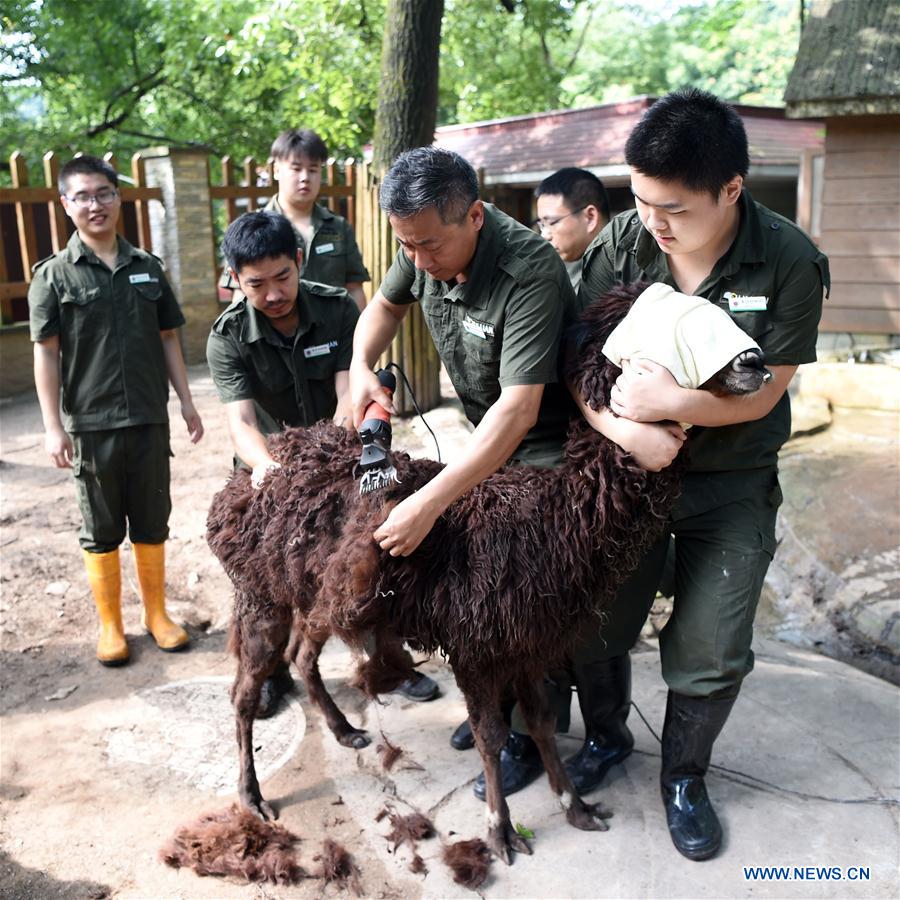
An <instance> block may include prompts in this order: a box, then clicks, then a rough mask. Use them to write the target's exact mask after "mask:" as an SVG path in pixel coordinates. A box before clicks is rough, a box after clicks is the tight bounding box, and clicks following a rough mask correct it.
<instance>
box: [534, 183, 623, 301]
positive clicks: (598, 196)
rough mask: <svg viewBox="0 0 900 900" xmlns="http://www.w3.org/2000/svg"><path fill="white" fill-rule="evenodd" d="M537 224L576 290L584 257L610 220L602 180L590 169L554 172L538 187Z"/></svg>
mask: <svg viewBox="0 0 900 900" xmlns="http://www.w3.org/2000/svg"><path fill="white" fill-rule="evenodd" d="M534 196H535V197H537V213H538V217H537V221H536V223H535V224H536V225H537V226H538V229H539V230H540V233H541V234H542V235H543V236H544V237H545V238H546V239H547V240H548V241H550V243H551V244H552V245H553V249H554V250H556V252H557V253H558V254H559V256H560V259H562V261H563V262H564V263H565V264H566V271H567V272H568V273H569V280H570V281H571V282H572V287H573V289H574V290H575V291H577V290H578V288H579V286H580V284H581V258H582V257H583V256H584V253H585V251H586V250H587V248H588V246H589V245H590V243H591V241H593V240H594V238H595V237H596V236H597V235H598V234H600V232H601V231H602V230H603V228H604V227H606V224H607V222H609V199H608V198H607V196H606V188H604V187H603V182H602V181H601V180H600V179H599V178H598V177H597V176H596V175H594V174H593V172H588V171H587V169H576V168H571V167H569V168H566V169H560V170H559V171H558V172H554V173H553V174H552V175H550V176H549V177H548V178H545V179H544V180H543V181H542V182H541V183H540V184H539V185H538V186H537V188H535V191H534Z"/></svg>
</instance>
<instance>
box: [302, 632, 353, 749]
mask: <svg viewBox="0 0 900 900" xmlns="http://www.w3.org/2000/svg"><path fill="white" fill-rule="evenodd" d="M324 645H325V640H320V639H318V638H314V637H312V635H310V634H309V633H306V634H304V635H303V638H302V640H301V641H300V648H299V650H298V651H297V655H296V656H295V657H294V662H295V664H296V666H297V668H298V669H299V671H300V674H301V675H302V677H303V680H304V682H305V684H306V691H307V693H308V694H309V699H310V700H312V702H313V703H315V704H316V706H318V707H319V709H320V710H321V712H322V715H323V716H325V721H326V722H327V723H328V727H329V728H330V729H331V733H332V734H333V735H334V736H335V738H337V742H338V743H339V744H341V745H343V746H344V747H353V748H354V749H356V750H361V749H362V748H363V747H367V746H368V745H369V744H370V743H371V738H370V737H369V736H368V735H367V734H366V733H365V731H362V730H361V729H359V728H354V727H353V726H352V725H351V724H350V723H349V722H348V721H347V717H346V716H345V715H344V714H343V713H342V712H341V711H340V709H338V706H337V704H336V703H335V702H334V699H333V698H332V696H331V694H329V693H328V690H327V689H326V688H325V683H324V682H323V681H322V675H321V673H320V672H319V654H320V653H321V652H322V647H323V646H324Z"/></svg>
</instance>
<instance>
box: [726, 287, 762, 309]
mask: <svg viewBox="0 0 900 900" xmlns="http://www.w3.org/2000/svg"><path fill="white" fill-rule="evenodd" d="M723 296H724V297H725V299H726V300H727V301H728V311H729V312H760V311H762V310H765V309H767V308H768V306H769V298H768V297H766V296H759V297H752V296H748V295H747V294H734V293H732V292H731V291H725V294H724V295H723Z"/></svg>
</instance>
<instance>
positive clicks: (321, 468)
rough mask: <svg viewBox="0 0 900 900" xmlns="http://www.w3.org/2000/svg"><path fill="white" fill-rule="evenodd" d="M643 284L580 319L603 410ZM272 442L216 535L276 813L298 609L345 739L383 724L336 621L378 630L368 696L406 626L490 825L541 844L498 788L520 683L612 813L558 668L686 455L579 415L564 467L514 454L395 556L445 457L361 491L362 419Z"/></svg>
mask: <svg viewBox="0 0 900 900" xmlns="http://www.w3.org/2000/svg"><path fill="white" fill-rule="evenodd" d="M639 293H640V290H639V288H637V287H633V288H621V289H617V290H614V291H613V292H611V293H610V294H609V295H607V296H606V297H604V298H602V299H601V300H600V301H598V302H597V303H595V304H593V305H592V306H591V307H590V308H589V309H588V310H586V311H585V313H584V314H583V316H582V319H581V322H580V324H579V326H578V331H577V335H576V339H575V341H574V345H575V347H574V351H573V353H572V355H571V360H570V362H569V364H568V367H567V368H568V372H567V375H568V377H569V379H570V380H571V382H572V383H573V384H574V385H575V386H576V387H577V388H578V389H579V390H580V391H581V393H582V395H583V396H584V397H585V398H586V399H587V401H588V402H589V404H590V405H591V407H593V408H594V409H599V408H600V407H602V406H605V405H606V404H607V402H608V400H609V394H610V390H611V388H612V386H613V384H614V382H615V379H616V376H617V375H618V374H619V369H618V368H617V367H616V366H614V365H613V364H612V363H610V362H609V361H608V360H607V359H606V357H605V356H603V354H602V353H601V347H602V346H603V343H604V341H605V339H606V337H607V336H608V335H609V334H610V332H611V331H612V330H613V328H614V327H615V326H616V325H617V324H618V323H619V322H620V321H621V320H622V318H624V316H625V314H626V313H627V312H628V309H629V308H630V306H631V304H632V303H633V302H634V299H635V298H636V297H637V296H638V294H639ZM765 373H766V370H765V369H764V368H763V366H762V360H761V357H760V356H759V355H758V354H757V353H755V352H752V353H747V354H741V356H740V357H739V358H738V359H736V360H734V361H733V362H732V364H730V365H729V366H727V367H726V368H725V369H723V370H722V372H720V373H719V375H717V376H715V377H714V378H713V379H711V381H712V382H715V384H714V385H710V387H711V388H713V389H715V390H717V391H719V392H731V393H741V392H749V391H753V390H756V389H758V388H759V387H760V386H761V384H762V383H763V377H764V374H765ZM270 448H271V452H272V455H273V456H274V458H275V459H277V460H278V462H279V463H281V468H280V469H279V470H277V471H276V472H274V473H273V474H272V475H270V476H269V480H267V482H266V484H265V486H264V488H263V489H261V490H253V489H252V488H251V486H250V476H249V473H247V472H236V473H235V474H234V475H233V476H232V477H231V479H230V481H229V482H228V484H227V486H226V487H225V488H224V489H223V490H222V491H220V492H219V493H218V494H217V495H216V497H215V498H214V499H213V503H212V506H211V508H210V512H209V519H208V533H207V537H208V540H209V544H210V547H211V548H212V549H213V552H214V553H215V554H216V556H217V557H218V558H219V559H220V561H221V562H222V565H223V566H224V568H225V571H226V572H227V573H228V575H229V576H230V578H231V580H232V581H233V582H234V586H235V592H236V597H235V608H234V616H233V619H232V631H231V641H230V645H231V648H232V650H233V651H234V652H235V654H236V655H237V658H238V671H237V676H236V678H235V683H234V687H233V689H232V699H233V702H234V708H235V713H236V717H237V726H238V741H239V745H240V759H241V775H240V787H239V793H240V799H241V802H242V803H243V804H244V805H245V806H246V807H248V808H250V809H251V810H253V811H254V812H256V813H257V814H258V815H260V816H262V817H269V816H272V815H273V811H272V809H271V807H270V806H269V804H268V803H266V802H265V801H264V800H263V798H262V796H261V794H260V790H259V783H258V781H257V778H256V773H255V770H254V765H253V741H252V728H253V715H254V712H255V710H256V704H257V700H258V697H259V689H260V686H261V684H262V682H263V681H264V679H265V678H266V677H267V676H268V675H269V674H270V672H271V671H272V670H273V669H274V667H275V665H276V663H277V662H278V660H279V659H280V658H281V657H282V655H283V654H284V652H285V648H286V647H287V644H288V639H289V637H290V636H291V632H292V624H293V628H294V636H295V640H294V642H293V643H292V647H291V655H292V657H293V658H294V661H295V663H296V664H297V666H298V668H299V670H300V672H301V674H302V676H303V678H304V680H305V682H306V686H307V690H308V693H309V696H310V699H311V700H312V701H313V702H314V703H315V704H316V705H317V706H318V707H319V708H320V709H321V710H322V712H323V713H324V715H325V718H326V720H327V723H328V726H329V727H330V729H331V731H332V732H333V733H334V735H335V737H336V738H337V740H338V741H339V742H340V743H341V744H344V745H345V746H350V747H357V748H359V747H363V746H365V745H366V744H368V743H369V738H368V736H367V735H366V734H365V733H364V732H362V731H360V730H358V729H356V728H354V727H353V726H351V725H350V723H349V722H348V721H347V719H346V718H345V717H344V715H343V713H342V712H341V711H340V710H339V709H338V707H337V706H336V704H335V703H334V700H333V699H332V698H331V697H330V696H329V694H328V693H327V691H326V690H325V687H324V684H323V683H322V679H321V676H320V674H319V670H318V665H317V660H318V657H319V653H320V652H321V649H322V646H323V644H324V643H325V641H326V640H327V639H328V637H329V636H331V635H336V636H338V637H340V638H341V639H342V640H344V641H346V642H347V643H348V644H350V645H351V646H352V647H354V648H358V649H361V648H362V645H363V641H364V638H365V636H366V635H367V634H374V636H375V645H376V649H375V652H374V654H373V655H372V658H371V659H370V661H369V662H368V663H367V664H365V665H364V666H363V667H361V671H360V672H359V673H358V676H357V677H358V679H359V683H360V686H362V687H363V688H364V689H365V690H366V691H367V693H369V694H370V695H374V694H376V693H380V692H383V691H385V690H389V689H391V688H393V687H395V686H396V685H397V684H398V683H399V682H400V681H401V680H402V679H403V678H405V677H407V676H408V674H409V668H410V665H411V659H410V657H409V655H408V654H406V653H405V651H403V650H402V649H400V643H399V640H398V638H399V639H401V640H405V641H407V642H408V643H409V644H410V645H411V646H413V647H414V648H415V649H417V650H420V651H424V652H428V653H433V652H436V651H441V652H442V653H443V654H445V655H446V657H447V658H448V660H449V662H450V664H451V665H452V667H453V671H454V674H455V676H456V680H457V683H458V684H459V687H460V690H461V691H462V693H463V695H464V696H465V699H466V705H467V707H468V711H469V719H470V721H471V725H472V731H473V733H474V735H475V740H476V744H477V747H478V750H479V752H480V754H481V757H482V760H483V762H484V770H485V777H486V784H487V812H488V816H487V821H488V833H487V842H488V845H489V846H490V848H491V849H492V850H493V851H494V852H495V853H496V854H497V855H498V856H499V857H501V858H502V859H503V860H504V861H505V862H507V863H508V862H509V861H510V852H511V851H513V850H517V851H520V852H526V853H530V852H531V851H530V848H529V847H528V844H527V843H526V841H525V840H524V838H522V837H521V836H520V835H519V834H517V833H516V831H515V829H514V828H513V826H512V824H511V823H510V816H509V809H508V807H507V804H506V800H505V799H504V797H503V796H502V794H501V793H500V786H499V753H500V748H501V746H502V744H503V742H504V741H505V739H506V735H507V730H508V729H507V726H506V724H505V723H504V720H503V716H502V715H501V711H500V709H501V707H500V700H501V692H502V691H503V690H504V688H505V687H506V686H507V685H509V686H511V687H512V689H513V691H514V693H515V696H516V698H517V699H518V701H519V703H520V705H521V708H522V710H523V712H524V714H525V716H526V719H527V721H528V725H529V730H530V732H531V734H532V736H533V738H534V740H535V741H536V743H537V745H538V747H539V749H540V752H541V757H542V759H543V762H544V765H545V767H546V770H547V775H548V779H549V782H550V787H551V789H552V790H553V792H554V793H555V794H556V795H557V797H558V798H559V801H560V803H561V805H562V807H563V809H564V810H565V813H566V818H567V819H568V821H569V822H570V823H571V824H572V825H574V826H576V827H577V828H582V829H585V830H606V828H607V827H608V826H607V825H606V822H605V821H604V819H605V818H607V817H608V816H609V813H607V812H606V811H605V810H604V809H603V807H602V806H601V805H600V804H588V803H585V802H584V801H583V800H582V799H581V798H579V797H578V796H577V795H576V793H575V791H574V789H573V787H572V784H571V782H570V781H569V778H568V776H567V775H566V773H565V770H564V768H563V765H562V762H561V761H560V758H559V755H558V753H557V750H556V745H555V743H554V718H553V716H552V714H551V712H550V710H549V706H548V704H547V701H546V698H545V696H544V693H543V688H542V686H541V684H542V676H543V673H544V672H545V671H547V670H548V668H550V667H552V666H553V665H554V664H556V663H559V662H560V661H561V660H563V659H564V657H565V656H566V654H567V652H568V651H569V650H570V645H571V640H572V636H573V635H574V634H576V632H577V631H578V625H579V624H580V623H581V621H582V620H584V619H585V618H586V617H588V616H593V617H596V618H598V623H599V616H600V615H602V612H603V610H604V609H605V608H606V607H607V605H608V604H609V602H610V601H611V600H612V598H613V596H614V594H615V592H616V590H617V588H618V587H619V585H620V584H621V583H622V582H623V581H624V580H625V578H626V577H627V576H628V575H629V574H630V573H631V572H632V571H633V570H634V569H635V568H636V567H637V565H638V562H639V560H640V559H641V557H642V555H643V554H644V552H645V551H646V550H647V549H648V548H649V547H650V546H651V545H652V543H653V542H654V541H655V540H656V539H657V538H658V537H659V536H660V535H661V534H662V532H663V530H664V528H665V527H666V521H667V518H668V515H669V513H670V511H671V508H672V505H673V503H674V502H675V500H676V498H677V495H678V493H679V483H680V472H681V464H680V463H676V464H675V465H673V466H670V467H669V468H667V469H665V470H663V471H662V472H655V473H654V472H647V471H645V470H644V469H642V468H640V467H639V466H638V465H637V464H636V463H635V462H634V460H633V459H632V458H631V457H630V456H629V455H628V454H627V453H625V452H624V451H623V450H621V449H620V448H619V447H618V446H616V445H615V444H613V443H612V442H611V441H608V440H607V439H606V438H604V437H603V436H601V435H600V434H598V433H597V432H595V431H594V430H593V429H592V428H590V426H588V425H587V423H586V422H584V421H583V420H582V419H580V418H579V419H577V420H574V421H573V422H572V425H571V429H570V432H569V437H568V440H567V442H566V446H565V460H564V462H563V464H562V465H561V466H560V467H559V468H557V469H552V470H550V469H537V468H532V467H528V466H509V467H505V468H503V469H501V470H500V471H498V472H497V473H495V474H494V475H492V476H490V477H489V478H487V479H486V480H485V481H483V482H482V483H481V484H479V485H477V486H476V487H475V488H473V489H472V490H471V491H469V492H468V493H467V494H465V495H464V496H463V497H461V498H460V499H459V500H458V501H457V502H456V503H454V504H453V505H452V506H451V507H450V508H449V509H448V510H447V511H446V512H445V513H444V514H443V515H442V516H441V517H440V518H439V519H438V521H437V522H436V523H435V526H434V528H433V529H432V530H431V532H430V533H429V534H428V536H427V537H426V538H425V540H424V541H423V542H422V544H421V545H420V546H419V548H418V549H417V550H416V551H415V552H414V553H413V554H412V555H411V556H409V557H392V556H390V555H388V554H386V553H384V552H382V551H381V550H380V548H379V547H378V546H377V544H376V543H375V542H374V540H373V539H372V532H373V531H374V530H375V529H376V528H377V526H378V525H380V524H381V522H383V521H384V519H385V518H386V516H387V515H388V513H389V511H390V510H391V509H392V508H393V506H395V505H396V504H397V503H398V502H399V501H400V500H402V499H403V498H404V497H407V496H409V495H410V494H411V493H413V491H415V490H416V489H417V488H419V487H421V486H422V485H423V484H425V483H426V482H427V481H428V480H429V479H431V478H433V477H434V475H435V474H436V473H437V472H438V471H439V470H440V465H439V464H438V463H435V462H431V461H428V460H412V459H410V458H409V457H408V456H407V455H406V454H402V453H395V454H394V463H395V465H396V467H397V472H398V475H399V478H400V484H396V485H391V486H390V487H389V488H387V489H384V490H381V491H379V492H376V493H374V494H368V495H365V496H360V494H359V485H358V482H357V480H356V479H355V478H354V472H355V468H356V462H357V460H358V458H359V451H360V445H359V441H358V438H357V436H356V435H355V434H352V433H350V432H348V431H345V430H344V429H341V428H338V427H336V426H334V425H331V424H325V423H320V424H318V425H316V426H314V427H313V428H309V429H290V430H288V431H286V432H285V433H283V434H281V435H278V436H276V437H273V438H271V439H270Z"/></svg>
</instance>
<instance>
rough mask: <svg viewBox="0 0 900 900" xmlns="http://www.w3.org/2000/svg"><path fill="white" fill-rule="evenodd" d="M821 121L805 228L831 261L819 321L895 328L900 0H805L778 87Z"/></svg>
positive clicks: (899, 247) (899, 318)
mask: <svg viewBox="0 0 900 900" xmlns="http://www.w3.org/2000/svg"><path fill="white" fill-rule="evenodd" d="M785 102H786V104H787V114H788V116H790V117H803V118H805V117H808V116H816V117H821V118H823V119H824V121H825V154H824V158H823V165H822V166H821V169H817V170H814V171H813V172H812V173H811V174H812V181H811V184H810V185H809V189H810V192H811V195H812V212H813V234H816V235H817V236H818V238H819V243H820V246H821V247H822V249H823V250H824V251H825V252H826V253H827V254H828V256H829V259H830V262H831V276H832V291H831V297H830V299H829V300H828V302H827V303H826V304H825V310H824V313H823V318H822V326H821V330H822V331H830V332H850V333H859V334H870V335H872V334H880V335H898V334H900V4H898V3H897V2H896V0H813V3H812V8H811V9H810V14H809V18H808V20H807V22H806V24H805V26H804V28H803V33H802V37H801V41H800V49H799V52H798V54H797V61H796V63H795V65H794V69H793V72H792V73H791V77H790V80H789V82H788V86H787V90H786V92H785Z"/></svg>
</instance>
